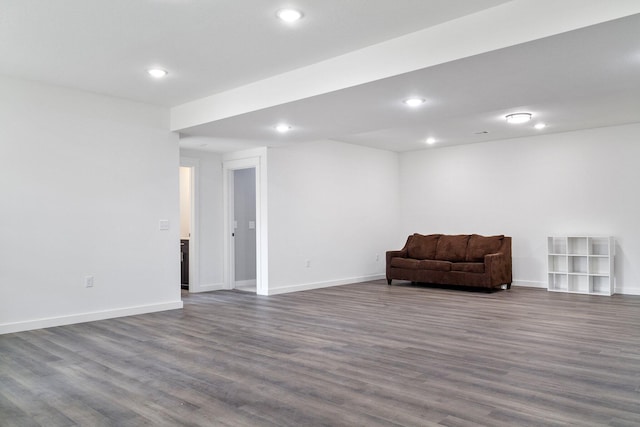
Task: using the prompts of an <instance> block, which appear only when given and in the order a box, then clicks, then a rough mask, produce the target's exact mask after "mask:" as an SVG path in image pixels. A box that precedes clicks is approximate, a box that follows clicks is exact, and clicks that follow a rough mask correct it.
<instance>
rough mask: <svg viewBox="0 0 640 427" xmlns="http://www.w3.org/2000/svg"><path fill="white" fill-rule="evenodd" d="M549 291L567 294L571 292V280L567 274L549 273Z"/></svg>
mask: <svg viewBox="0 0 640 427" xmlns="http://www.w3.org/2000/svg"><path fill="white" fill-rule="evenodd" d="M549 290H550V291H560V292H567V291H568V290H569V279H568V276H567V275H566V274H559V273H549Z"/></svg>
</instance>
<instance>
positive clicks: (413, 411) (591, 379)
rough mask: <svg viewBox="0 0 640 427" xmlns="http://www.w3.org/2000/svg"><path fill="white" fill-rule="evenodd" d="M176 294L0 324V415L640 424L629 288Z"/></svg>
mask: <svg viewBox="0 0 640 427" xmlns="http://www.w3.org/2000/svg"><path fill="white" fill-rule="evenodd" d="M184 303H185V307H184V309H183V310H174V311H168V312H161V313H153V314H146V315H140V316H132V317H126V318H119V319H111V320H104V321H99V322H91V323H84V324H78V325H70V326H63V327H57V328H49V329H43V330H36V331H28V332H21V333H15V334H7V335H2V336H0V425H1V426H47V427H52V426H77V425H80V426H111V425H113V426H142V425H153V426H182V425H184V426H435V425H439V426H450V427H454V426H476V425H485V426H528V425H535V426H565V425H578V426H591V425H610V426H638V425H640V297H636V296H622V295H614V296H613V297H598V296H587V295H570V294H562V293H548V292H547V291H546V290H542V289H530V288H521V287H514V288H512V289H511V290H510V291H497V292H493V293H486V292H471V291H467V290H460V289H444V288H436V287H428V286H419V285H410V284H408V283H404V284H403V283H402V282H394V285H393V286H391V287H388V286H387V285H386V284H385V282H384V281H375V282H368V283H359V284H353V285H347V286H339V287H333V288H325V289H319V290H313V291H306V292H297V293H292V294H286V295H277V296H271V297H262V296H256V295H255V294H249V293H245V292H238V291H218V292H211V293H207V294H192V295H188V294H184Z"/></svg>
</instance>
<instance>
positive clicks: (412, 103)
mask: <svg viewBox="0 0 640 427" xmlns="http://www.w3.org/2000/svg"><path fill="white" fill-rule="evenodd" d="M402 102H404V103H405V104H407V105H408V106H409V107H418V106H420V105H422V104H424V103H425V102H426V100H425V99H424V98H418V97H413V98H407V99H405V100H404V101H402Z"/></svg>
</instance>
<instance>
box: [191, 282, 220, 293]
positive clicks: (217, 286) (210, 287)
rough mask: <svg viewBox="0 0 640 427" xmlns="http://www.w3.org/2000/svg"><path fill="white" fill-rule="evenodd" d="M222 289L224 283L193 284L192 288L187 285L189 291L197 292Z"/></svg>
mask: <svg viewBox="0 0 640 427" xmlns="http://www.w3.org/2000/svg"><path fill="white" fill-rule="evenodd" d="M223 289H224V283H210V284H206V285H200V286H194V287H193V289H192V287H191V286H189V293H192V294H197V293H200V292H211V291H221V290H223Z"/></svg>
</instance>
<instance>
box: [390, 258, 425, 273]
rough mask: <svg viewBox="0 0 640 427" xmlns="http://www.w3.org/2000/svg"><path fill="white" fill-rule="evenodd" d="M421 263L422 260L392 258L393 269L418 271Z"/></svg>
mask: <svg viewBox="0 0 640 427" xmlns="http://www.w3.org/2000/svg"><path fill="white" fill-rule="evenodd" d="M419 262H420V260H417V259H413V258H402V257H394V258H391V267H393V268H408V269H411V270H417V269H418V263H419Z"/></svg>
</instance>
